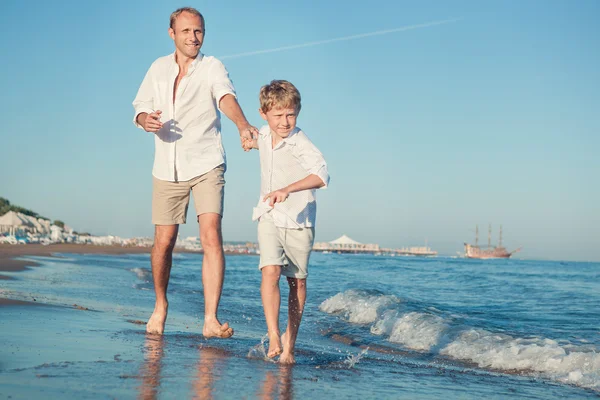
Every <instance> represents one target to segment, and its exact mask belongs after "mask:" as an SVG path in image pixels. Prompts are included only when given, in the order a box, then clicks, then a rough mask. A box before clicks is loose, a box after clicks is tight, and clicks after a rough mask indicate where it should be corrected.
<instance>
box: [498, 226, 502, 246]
mask: <svg viewBox="0 0 600 400" xmlns="http://www.w3.org/2000/svg"><path fill="white" fill-rule="evenodd" d="M498 247H502V225H500V239H498Z"/></svg>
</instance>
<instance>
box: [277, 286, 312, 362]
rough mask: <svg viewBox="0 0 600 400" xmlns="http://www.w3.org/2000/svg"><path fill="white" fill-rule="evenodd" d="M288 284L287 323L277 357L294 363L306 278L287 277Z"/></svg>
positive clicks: (280, 360)
mask: <svg viewBox="0 0 600 400" xmlns="http://www.w3.org/2000/svg"><path fill="white" fill-rule="evenodd" d="M287 281H288V284H289V286H290V297H289V299H288V325H287V328H286V330H285V333H284V334H283V336H282V337H281V341H282V342H283V353H282V354H281V357H280V358H279V362H280V363H282V364H294V363H295V362H296V359H295V358H294V347H295V346H296V338H297V337H298V328H299V327H300V322H302V313H303V312H304V303H306V279H299V278H289V277H288V278H287Z"/></svg>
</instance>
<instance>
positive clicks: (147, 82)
mask: <svg viewBox="0 0 600 400" xmlns="http://www.w3.org/2000/svg"><path fill="white" fill-rule="evenodd" d="M133 108H134V110H135V114H134V116H133V124H134V125H135V126H137V127H138V128H140V129H143V128H142V126H141V125H140V124H138V122H137V117H138V115H140V114H141V113H148V114H150V113H152V112H154V90H153V88H152V66H151V67H150V69H148V72H146V76H144V80H143V81H142V84H141V85H140V88H139V89H138V92H137V95H136V96H135V99H134V100H133Z"/></svg>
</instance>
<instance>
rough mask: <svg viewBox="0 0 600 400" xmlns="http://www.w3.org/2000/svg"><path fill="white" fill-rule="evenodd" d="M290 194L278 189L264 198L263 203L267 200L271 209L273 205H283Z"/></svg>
mask: <svg viewBox="0 0 600 400" xmlns="http://www.w3.org/2000/svg"><path fill="white" fill-rule="evenodd" d="M289 195H290V194H289V193H288V191H287V190H285V189H279V190H276V191H274V192H271V193H269V194H268V195H266V196H265V198H264V199H263V201H267V200H269V205H270V206H271V207H273V206H274V205H275V203H283V202H284V201H286V200H287V198H288V196H289Z"/></svg>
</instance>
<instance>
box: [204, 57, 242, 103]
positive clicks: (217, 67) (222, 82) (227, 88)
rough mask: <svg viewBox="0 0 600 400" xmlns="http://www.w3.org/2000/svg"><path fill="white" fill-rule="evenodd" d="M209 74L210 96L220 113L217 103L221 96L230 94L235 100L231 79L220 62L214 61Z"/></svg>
mask: <svg viewBox="0 0 600 400" xmlns="http://www.w3.org/2000/svg"><path fill="white" fill-rule="evenodd" d="M209 74H210V75H209V76H210V82H211V89H212V94H213V97H214V98H215V100H216V102H217V108H219V111H221V108H220V107H219V103H220V102H221V98H222V97H223V96H225V95H226V94H231V95H233V96H234V97H236V98H237V96H236V94H235V88H234V87H233V82H231V79H229V72H227V69H226V68H225V66H224V65H223V63H222V62H221V61H219V60H217V59H214V62H213V65H212V67H211V69H210V73H209Z"/></svg>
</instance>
